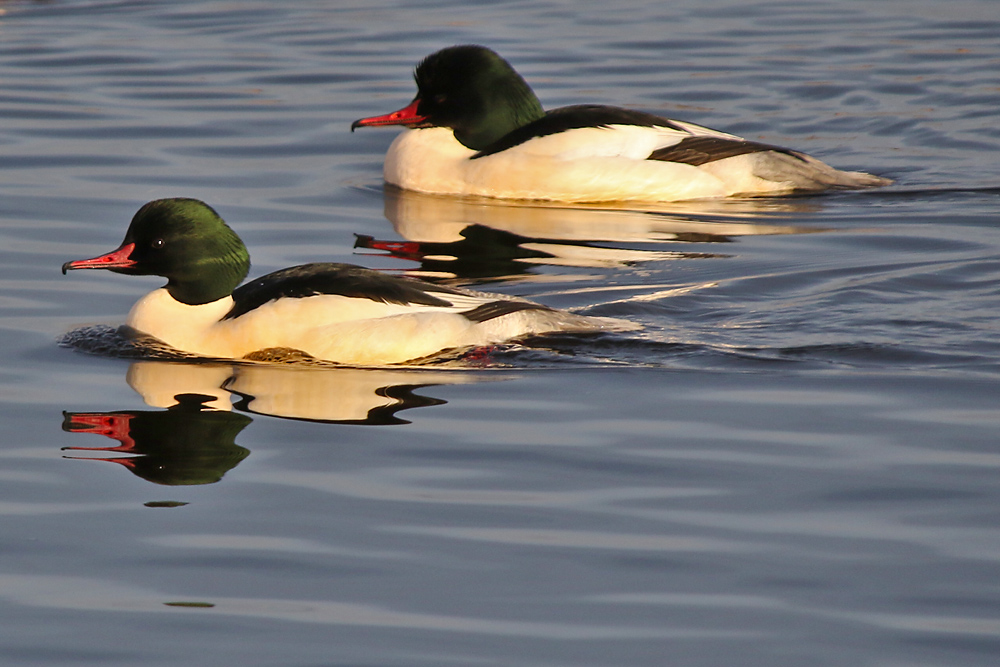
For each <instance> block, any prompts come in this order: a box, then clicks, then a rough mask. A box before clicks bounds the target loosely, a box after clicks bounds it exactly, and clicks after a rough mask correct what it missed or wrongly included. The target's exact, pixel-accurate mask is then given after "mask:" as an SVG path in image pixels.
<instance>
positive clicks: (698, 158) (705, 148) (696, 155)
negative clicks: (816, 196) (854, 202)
mask: <svg viewBox="0 0 1000 667" xmlns="http://www.w3.org/2000/svg"><path fill="white" fill-rule="evenodd" d="M762 151H774V152H776V153H785V154H786V155H791V156H792V157H794V158H798V159H799V160H802V161H803V162H804V161H805V160H804V159H803V157H802V155H801V154H800V153H797V152H796V151H793V150H789V149H787V148H781V147H779V146H771V145H770V144H762V143H758V142H756V141H747V140H745V139H726V138H724V137H689V138H687V139H683V140H681V141H680V142H679V143H676V144H674V145H673V146H668V147H666V148H659V149H657V150H655V151H653V152H652V153H651V154H650V156H649V157H648V158H647V159H648V160H662V161H663V162H682V163H684V164H690V165H693V166H695V167H698V166H700V165H703V164H707V163H709V162H715V161H716V160H724V159H726V158H727V157H736V156H737V155H746V154H748V153H760V152H762Z"/></svg>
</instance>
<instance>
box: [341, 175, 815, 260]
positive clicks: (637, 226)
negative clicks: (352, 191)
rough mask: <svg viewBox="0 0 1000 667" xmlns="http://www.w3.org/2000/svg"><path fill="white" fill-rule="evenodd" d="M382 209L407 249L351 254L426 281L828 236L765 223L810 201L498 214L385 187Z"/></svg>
mask: <svg viewBox="0 0 1000 667" xmlns="http://www.w3.org/2000/svg"><path fill="white" fill-rule="evenodd" d="M384 206H385V208H384V213H385V217H386V218H387V219H388V220H389V222H391V223H392V226H393V228H394V229H395V231H396V233H397V234H399V235H400V236H401V237H402V238H403V239H404V240H403V241H394V240H381V239H376V238H374V237H372V236H370V235H363V234H357V235H356V237H357V240H356V241H355V248H364V249H370V250H381V251H385V252H387V253H388V254H389V255H391V256H393V257H396V258H399V259H405V260H410V261H415V262H419V263H420V274H421V275H422V276H423V277H460V278H477V279H478V278H498V277H506V276H515V275H517V276H522V277H523V276H525V275H530V274H531V272H532V270H533V267H535V266H538V265H551V266H571V267H579V268H615V267H621V266H628V265H635V264H639V263H642V262H650V261H662V260H675V259H707V258H716V257H727V256H728V255H727V254H722V253H718V252H715V248H717V247H718V244H725V243H732V242H733V241H734V240H735V238H736V237H740V236H752V235H753V236H756V235H764V234H767V235H773V234H801V233H809V232H816V231H822V230H818V229H816V228H809V227H796V226H792V225H783V224H770V223H769V222H767V221H768V219H769V218H773V217H774V216H777V215H781V214H783V213H787V212H789V211H801V210H802V209H803V208H807V207H812V208H815V207H817V206H818V205H817V204H815V203H810V202H807V201H805V200H781V201H780V202H776V201H768V200H761V201H751V202H713V203H711V204H708V203H702V204H686V205H676V206H674V207H673V208H674V209H675V210H671V211H665V210H621V209H611V208H607V209H602V208H595V207H588V208H581V207H573V206H569V205H556V204H545V203H541V202H530V203H528V202H520V203H519V202H506V203H505V204H504V205H498V204H497V203H495V202H491V201H489V200H484V199H474V198H460V197H445V196H437V195H428V194H422V193H418V192H412V191H409V190H401V189H399V188H395V187H393V186H390V185H387V186H386V188H385V197H384Z"/></svg>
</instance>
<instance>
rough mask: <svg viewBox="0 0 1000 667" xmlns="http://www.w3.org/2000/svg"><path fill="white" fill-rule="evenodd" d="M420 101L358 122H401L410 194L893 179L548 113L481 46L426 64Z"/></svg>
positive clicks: (785, 189) (632, 121)
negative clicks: (412, 129)
mask: <svg viewBox="0 0 1000 667" xmlns="http://www.w3.org/2000/svg"><path fill="white" fill-rule="evenodd" d="M414 78H415V79H416V82H417V96H416V97H415V98H414V99H413V101H412V102H411V103H410V104H409V105H407V106H406V107H404V108H402V109H400V110H399V111H396V112H394V113H391V114H387V115H384V116H373V117H370V118H362V119H360V120H357V121H355V122H354V123H353V124H352V125H351V130H352V131H353V130H354V129H355V128H357V127H368V126H379V125H404V126H406V127H409V128H415V131H411V132H404V133H402V134H400V135H399V137H397V138H396V140H395V141H394V142H393V143H392V146H391V147H390V148H389V152H388V154H387V155H386V158H385V166H384V176H385V180H386V181H387V182H388V183H391V184H392V185H396V186H398V187H401V188H405V189H408V190H416V191H419V192H428V193H436V194H449V195H476V196H484V197H498V198H506V199H547V200H557V201H566V202H597V201H644V202H664V201H678V200H684V199H700V198H710V197H730V196H739V195H742V196H771V195H784V194H789V193H797V192H819V191H823V190H830V189H845V188H867V187H875V186H880V185H887V184H889V183H890V182H891V181H889V180H888V179H884V178H881V177H879V176H873V175H871V174H865V173H862V172H856V171H839V170H837V169H834V168H833V167H830V166H828V165H826V164H824V163H822V162H820V161H819V160H817V159H815V158H813V157H810V156H808V155H806V154H804V153H800V152H799V151H794V150H790V149H787V148H781V147H778V146H771V145H768V144H763V143H759V142H756V141H749V140H747V139H743V138H741V137H737V136H735V135H732V134H726V133H724V132H719V131H717V130H712V129H709V128H706V127H701V126H699V125H695V124H693V123H687V122H684V121H679V120H671V119H667V118H661V117H659V116H654V115H652V114H649V113H643V112H641V111H632V110H629V109H622V108H619V107H612V106H603V105H578V106H568V107H562V108H559V109H553V110H551V111H545V110H544V109H542V105H541V103H540V102H539V101H538V98H537V97H536V96H535V94H534V92H532V90H531V88H530V87H529V86H528V84H527V83H526V82H525V81H524V79H523V78H521V76H520V75H519V74H518V73H517V72H516V71H514V68H513V67H511V66H510V64H509V63H507V61H506V60H504V59H503V58H501V57H500V56H499V55H497V54H496V53H495V52H493V51H491V50H490V49H487V48H485V47H482V46H453V47H450V48H446V49H443V50H441V51H438V52H437V53H433V54H431V55H430V56H428V57H427V58H425V59H424V60H423V62H421V63H420V64H419V65H418V66H417V69H416V72H415V74H414Z"/></svg>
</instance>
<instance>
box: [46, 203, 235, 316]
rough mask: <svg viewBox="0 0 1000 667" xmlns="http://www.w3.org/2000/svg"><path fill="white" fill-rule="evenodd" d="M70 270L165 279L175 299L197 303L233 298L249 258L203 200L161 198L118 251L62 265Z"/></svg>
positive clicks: (138, 217)
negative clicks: (106, 271)
mask: <svg viewBox="0 0 1000 667" xmlns="http://www.w3.org/2000/svg"><path fill="white" fill-rule="evenodd" d="M72 269H108V270H110V271H114V272H115V273H125V274H129V275H141V276H147V275H152V276H163V277H164V278H166V279H167V285H166V287H167V291H169V292H170V295H171V296H172V297H173V298H175V299H177V300H178V301H180V302H182V303H187V304H191V305H198V304H203V303H210V302H212V301H216V300H218V299H221V298H222V297H224V296H228V295H229V294H231V293H232V291H233V290H234V289H236V287H237V286H238V285H239V284H240V283H241V282H242V281H243V279H244V278H245V277H246V275H247V272H248V271H249V270H250V255H249V253H248V252H247V249H246V246H244V245H243V241H241V240H240V237H239V236H237V235H236V232H234V231H233V230H232V229H230V228H229V226H228V225H227V224H226V223H225V222H224V221H223V220H222V218H221V217H219V214H218V213H216V212H215V211H214V210H213V209H212V207H210V206H209V205H208V204H206V203H205V202H203V201H199V200H197V199H183V198H174V199H157V200H155V201H151V202H149V203H148V204H146V205H145V206H143V207H142V208H140V209H139V210H138V212H136V214H135V216H134V217H133V218H132V223H131V224H130V225H129V228H128V231H127V232H125V239H124V240H123V241H122V244H121V246H119V247H118V249H116V250H113V251H111V252H109V253H107V254H105V255H101V256H100V257H94V258H93V259H83V260H77V261H73V262H67V263H65V264H63V267H62V270H63V273H66V271H68V270H72Z"/></svg>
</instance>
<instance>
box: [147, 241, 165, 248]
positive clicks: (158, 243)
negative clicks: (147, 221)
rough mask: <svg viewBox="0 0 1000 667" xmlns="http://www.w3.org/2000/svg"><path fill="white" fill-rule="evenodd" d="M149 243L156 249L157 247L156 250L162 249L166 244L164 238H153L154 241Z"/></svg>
mask: <svg viewBox="0 0 1000 667" xmlns="http://www.w3.org/2000/svg"><path fill="white" fill-rule="evenodd" d="M149 245H150V246H152V247H153V248H154V249H156V250H159V249H160V248H162V247H163V246H164V245H165V244H164V242H163V239H153V242H152V243H150V244H149Z"/></svg>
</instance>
